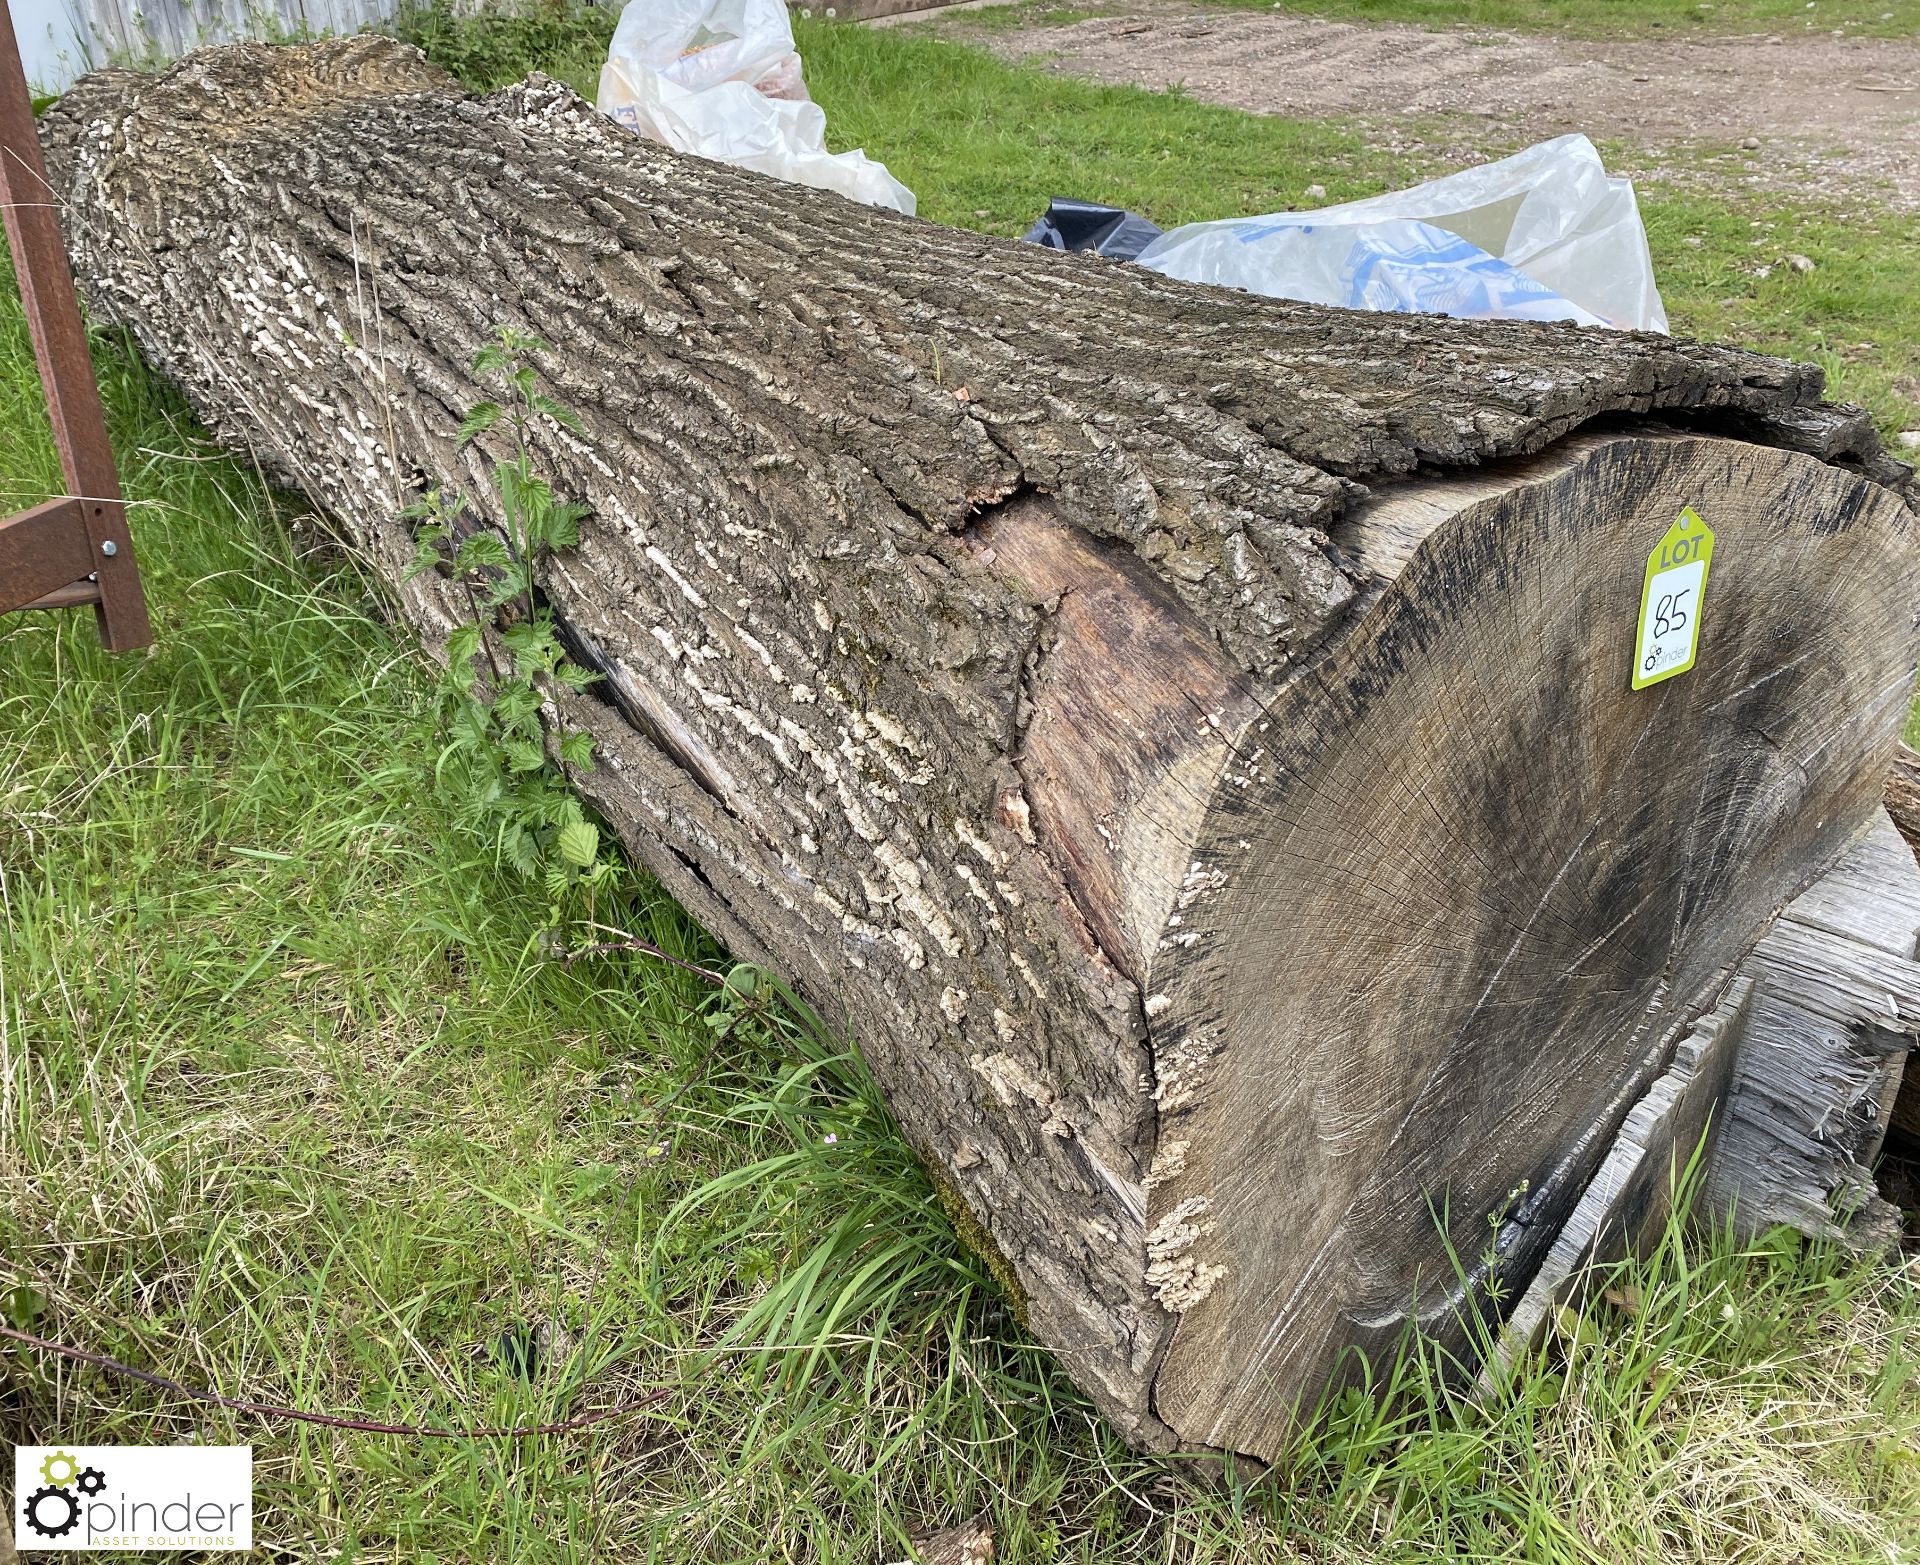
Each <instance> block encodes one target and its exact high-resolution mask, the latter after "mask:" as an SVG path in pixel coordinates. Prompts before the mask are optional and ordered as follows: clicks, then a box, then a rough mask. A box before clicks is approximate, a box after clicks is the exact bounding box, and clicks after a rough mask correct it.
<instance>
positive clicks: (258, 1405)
mask: <svg viewBox="0 0 1920 1565" xmlns="http://www.w3.org/2000/svg"><path fill="white" fill-rule="evenodd" d="M593 927H596V928H600V929H604V930H606V932H607V933H609V934H616V935H619V937H620V938H618V939H617V940H608V941H602V942H600V943H598V944H596V945H593V946H588V947H583V948H582V949H580V950H578V951H563V952H556V953H555V955H556V957H557V958H559V959H560V960H563V961H565V962H568V963H572V962H573V961H574V960H575V959H576V958H578V957H582V956H594V955H601V954H609V953H613V952H617V951H633V952H638V953H640V954H642V955H646V956H651V957H655V958H657V959H658V960H660V961H663V962H668V963H671V964H672V965H673V966H675V967H678V968H682V969H684V970H685V971H687V972H689V973H693V974H695V975H696V976H698V977H700V978H703V979H705V980H707V981H708V982H709V983H712V984H714V985H715V986H717V987H719V988H724V989H728V990H731V991H732V992H733V993H735V994H740V995H742V997H743V998H745V999H747V1001H748V1005H747V1007H746V1008H744V1009H742V1010H740V1011H739V1012H737V1013H736V1014H735V1015H734V1016H733V1018H732V1019H731V1020H730V1021H729V1022H728V1023H727V1025H726V1026H725V1027H724V1028H721V1029H719V1030H718V1031H716V1032H715V1033H714V1034H713V1036H712V1038H711V1039H710V1041H709V1042H708V1043H707V1045H706V1047H705V1048H704V1049H703V1050H702V1051H701V1053H700V1055H699V1057H698V1058H697V1059H696V1060H695V1061H694V1066H693V1069H692V1070H691V1071H690V1072H689V1073H688V1075H687V1077H686V1079H685V1080H683V1081H681V1082H680V1083H679V1084H678V1085H677V1086H676V1087H675V1088H674V1090H673V1091H672V1092H670V1093H668V1094H667V1095H666V1096H665V1097H664V1098H662V1100H661V1101H660V1103H659V1104H658V1105H656V1107H655V1110H654V1114H653V1116H652V1121H651V1123H650V1124H649V1126H648V1129H647V1132H646V1134H647V1138H648V1145H649V1147H652V1146H654V1145H657V1144H658V1142H659V1131H660V1127H661V1125H662V1124H663V1123H664V1121H665V1117H666V1113H667V1111H668V1110H669V1109H670V1108H671V1107H672V1106H673V1105H674V1104H675V1103H676V1102H677V1101H679V1099H680V1097H681V1095H682V1094H683V1093H685V1092H686V1091H687V1090H688V1088H690V1087H691V1086H692V1084H693V1083H694V1081H696V1080H698V1079H700V1077H701V1076H702V1074H703V1073H704V1071H705V1069H706V1066H707V1064H708V1062H709V1061H710V1060H711V1059H712V1058H713V1056H714V1055H715V1054H716V1053H717V1052H718V1051H719V1050H720V1049H721V1047H722V1046H723V1045H725V1044H726V1042H727V1041H728V1040H729V1039H730V1038H731V1037H732V1036H733V1034H734V1031H735V1030H736V1029H737V1028H738V1027H739V1026H740V1024H741V1023H742V1022H744V1021H745V1020H746V1019H747V1018H748V1017H749V1016H750V1015H756V1014H758V1013H759V1012H761V1011H762V1010H763V1009H764V1002H763V1001H761V1000H760V999H759V998H758V997H757V994H755V993H753V992H751V991H747V992H743V986H742V985H740V984H737V983H732V982H729V979H728V975H725V974H722V973H716V972H714V971H713V970H712V969H711V968H707V967H702V966H700V965H699V964H698V963H695V962H689V961H687V960H685V959H684V958H682V957H677V956H675V955H673V954H672V953H671V952H669V951H664V950H662V949H661V948H660V947H659V946H656V945H654V944H652V943H651V942H650V941H646V940H641V939H638V938H636V937H634V936H630V935H627V934H625V933H624V932H623V931H619V930H614V929H611V928H609V927H608V926H606V925H596V926H593ZM627 1194H628V1196H629V1197H631V1195H632V1187H631V1183H629V1188H628V1192H627ZM606 1255H607V1240H606V1239H605V1238H603V1239H602V1240H601V1243H600V1253H599V1255H598V1256H596V1257H595V1261H594V1277H593V1281H592V1282H591V1283H590V1284H589V1285H588V1288H587V1303H588V1305H589V1307H591V1304H592V1301H593V1295H594V1293H595V1291H596V1290H597V1289H598V1287H599V1284H600V1279H601V1276H602V1274H603V1273H604V1271H605V1267H606ZM0 1339H4V1340H6V1341H9V1342H18V1343H20V1344H21V1345H22V1346H24V1347H29V1348H32V1349H34V1350H35V1351H36V1352H41V1353H51V1354H53V1355H55V1356H56V1357H59V1358H64V1359H71V1360H72V1361H73V1362H74V1363H77V1364H88V1365H91V1366H93V1367H94V1368H96V1369H104V1370H106V1371H108V1372H109V1373H111V1374H115V1375H121V1376H124V1377H125V1378H127V1379H129V1380H137V1381H139V1382H140V1383H141V1384H143V1385H148V1386H153V1387H155V1388H156V1389H159V1390H162V1391H171V1392H173V1393H174V1394H176V1395H178V1396H183V1397H185V1398H187V1399H188V1400H189V1401H192V1402H206V1403H210V1404H212V1405H213V1406H215V1407H223V1408H226V1409H227V1410H229V1411H230V1412H235V1413H249V1414H252V1415H254V1416H256V1417H262V1418H280V1419H285V1420H287V1421H289V1422H291V1423H300V1424H317V1425H320V1426H321V1427H323V1428H326V1429H346V1430H352V1431H354V1432H356V1433H360V1434H374V1435H407V1436H411V1437H414V1438H417V1439H423V1440H490V1439H506V1440H519V1439H526V1438H529V1437H531V1436H536V1435H558V1434H569V1433H572V1432H573V1431H575V1430H580V1429H586V1428H589V1427H591V1426H592V1425H594V1424H602V1423H606V1422H607V1421H609V1420H610V1419H615V1418H629V1417H632V1416H634V1415H635V1414H638V1413H643V1412H646V1411H647V1410H648V1409H650V1408H654V1407H657V1406H659V1404H660V1403H662V1402H664V1401H666V1399H667V1398H668V1397H669V1396H671V1395H672V1394H673V1388H671V1387H666V1386H662V1387H659V1388H657V1389H655V1390H653V1391H649V1392H648V1393H647V1394H646V1395H645V1396H643V1397H640V1398H638V1399H636V1400H635V1401H632V1402H626V1403H622V1404H621V1405H620V1406H618V1407H607V1408H596V1409H595V1410H593V1411H592V1412H590V1413H582V1414H579V1415H577V1416H575V1417H573V1418H565V1419H559V1420H555V1421H552V1422H549V1423H542V1424H500V1425H473V1426H468V1427H464V1428H458V1429H453V1428H445V1427H442V1426H439V1425H433V1424H397V1423H387V1422H385V1421H383V1420H380V1419H372V1418H354V1417H351V1416H349V1415H347V1414H341V1413H316V1412H313V1411H312V1410H310V1409H307V1408H298V1407H286V1406H283V1405H282V1404H280V1403H277V1402H261V1401H257V1400H255V1399H253V1398H251V1397H230V1396H227V1395H226V1394H225V1393H224V1392H219V1391H214V1390H212V1389H211V1388H209V1387H206V1386H194V1385H188V1384H187V1383H186V1382H184V1381H180V1380H175V1379H174V1378H173V1377H172V1376H170V1375H161V1374H156V1373H155V1372H154V1371H152V1370H146V1369H139V1368H137V1367H135V1366H134V1365H132V1364H125V1363H122V1362H121V1361H120V1360H119V1359H116V1358H113V1357H111V1356H109V1355H108V1354H105V1353H95V1352H92V1351H90V1350H89V1349H86V1348H76V1347H73V1346H71V1345H70V1344H68V1343H64V1342H56V1341H54V1340H53V1339H52V1338H50V1337H40V1336H36V1335H35V1334H34V1333H32V1332H30V1331H20V1330H18V1329H17V1328H15V1327H12V1326H4V1325H0Z"/></svg>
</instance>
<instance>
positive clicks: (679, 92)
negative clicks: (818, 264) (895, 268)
mask: <svg viewBox="0 0 1920 1565" xmlns="http://www.w3.org/2000/svg"><path fill="white" fill-rule="evenodd" d="M599 106H600V112H601V113H602V114H607V115H611V116H612V117H613V118H614V119H616V120H618V121H619V122H620V123H621V124H622V125H625V126H628V127H629V128H631V129H633V130H635V131H638V132H639V133H640V134H641V135H642V136H646V137H648V138H649V139H651V140H653V141H659V142H664V143H665V144H666V145H667V146H669V147H674V148H677V149H678V150H680V151H681V152H692V153H696V154H697V155H699V156H700V157H703V158H713V159H715V160H716V161H718V162H722V163H732V164H736V165H738V166H739V167H741V168H750V169H757V170H758V171H759V172H760V173H762V174H771V175H773V176H774V177H775V178H776V179H786V180H791V181H793V182H794V183H795V184H799V185H812V186H814V187H815V188H816V189H820V190H837V191H838V192H839V193H840V194H841V195H843V196H848V197H851V198H852V199H853V200H855V201H864V202H866V203H867V204H868V205H869V206H884V207H892V208H894V209H895V210H896V211H900V212H908V213H911V212H912V211H913V209H914V201H913V192H912V191H911V190H909V189H907V187H906V186H905V185H903V184H901V183H900V181H899V180H897V179H895V178H894V177H893V176H892V175H891V174H889V173H888V172H887V169H886V165H885V164H884V163H876V162H874V161H873V159H871V158H869V157H868V156H867V155H866V154H865V153H864V152H841V153H837V154H836V153H832V152H829V151H827V142H826V135H827V116H826V114H825V112H824V111H823V110H822V109H821V108H820V105H819V104H817V103H815V102H814V101H813V100H812V99H811V98H809V97H808V96H807V84H806V81H805V79H804V78H803V77H802V75H801V70H800V56H799V55H798V54H797V53H795V52H794V47H793V26H792V24H791V23H790V22H789V21H788V19H787V8H786V6H785V4H784V3H783V0H628V4H627V6H626V8H625V9H624V10H623V11H621V13H620V24H619V26H618V27H617V28H615V29H614V34H613V46H612V48H611V49H610V50H609V51H608V55H607V63H606V65H605V66H604V67H603V68H602V69H601V72H600V94H599Z"/></svg>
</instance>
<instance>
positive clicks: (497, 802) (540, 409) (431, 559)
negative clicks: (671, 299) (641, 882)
mask: <svg viewBox="0 0 1920 1565" xmlns="http://www.w3.org/2000/svg"><path fill="white" fill-rule="evenodd" d="M547 351H549V348H548V345H547V344H546V343H544V342H542V341H541V340H540V339H539V338H538V337H535V336H533V335H531V334H530V333H527V332H522V331H516V330H514V329H512V328H511V327H502V328H500V329H499V330H498V331H497V332H496V333H495V336H494V340H493V341H492V342H491V343H489V344H488V345H487V346H486V347H484V348H482V349H481V350H480V352H479V353H477V354H476V355H475V356H474V360H473V371H474V374H475V375H476V376H479V377H481V378H482V379H483V380H488V381H492V382H495V383H497V384H498V385H499V386H500V388H501V389H500V397H499V400H498V401H492V402H480V403H476V404H475V405H474V406H473V407H472V408H470V409H469V410H468V412H467V416H466V418H465V419H464V420H463V421H462V423H461V425H460V430H459V439H460V443H461V444H462V445H467V444H469V443H471V442H472V441H475V440H477V439H479V438H480V437H481V436H482V435H485V434H488V433H489V432H490V431H493V430H495V429H500V428H504V429H505V430H506V431H507V432H508V433H509V434H510V435H511V437H512V441H513V454H512V456H511V457H509V458H508V459H507V460H505V461H499V462H495V463H494V465H493V470H492V473H491V475H490V478H491V482H492V487H493V491H494V495H493V497H494V502H495V503H494V506H493V510H494V512H495V513H496V514H497V516H498V517H499V521H500V525H499V527H498V528H497V529H496V528H494V527H490V526H486V525H484V524H482V523H478V522H477V520H476V518H475V517H474V514H473V507H471V506H470V504H469V502H468V498H467V496H466V495H465V494H463V493H461V492H460V491H458V490H452V489H444V488H436V489H431V490H429V491H428V492H427V494H426V495H425V496H424V497H423V498H422V499H420V500H419V501H417V502H416V503H415V504H413V505H411V506H409V507H408V508H407V509H406V511H405V512H404V513H403V514H404V515H406V516H408V517H410V518H412V519H414V520H415V521H416V522H417V523H418V526H417V527H416V528H415V531H414V538H415V541H416V543H417V544H418V546H419V547H418V551H417V552H416V553H415V555H414V558H413V563H412V564H411V565H410V566H409V567H408V570H407V579H408V580H412V579H413V578H414V577H415V576H418V575H419V574H420V573H421V572H423V571H430V570H437V571H441V572H442V573H444V574H445V575H446V576H447V577H448V578H449V579H450V580H451V581H453V582H454V583H455V585H456V586H457V587H458V588H459V590H460V591H461V592H462V593H463V594H464V595H465V598H466V602H467V607H468V609H469V610H470V612H471V617H470V618H469V619H467V620H465V621H463V622H461V623H460V624H459V625H457V626H455V627H454V629H453V632H452V634H451V635H449V636H448V638H447V671H446V674H445V676H444V677H443V679H442V681H441V696H442V700H443V702H444V710H445V722H446V735H447V742H446V745H445V748H444V749H443V750H442V751H441V753H440V759H439V761H438V762H437V764H436V770H437V772H438V773H439V774H440V775H441V776H442V777H443V778H445V777H448V776H451V777H453V778H456V779H457V780H458V782H459V784H460V789H461V793H460V797H461V811H462V815H463V817H464V819H465V820H466V821H467V823H468V824H470V825H472V826H473V827H475V828H476V829H477V830H479V831H481V832H483V833H484V834H485V835H487V836H488V837H490V838H491V839H492V841H493V843H494V847H495V850H496V852H497V853H498V855H499V857H500V859H501V860H502V861H504V862H505V863H507V864H510V865H512V866H513V868H514V869H516V870H518V871H519V872H520V873H522V874H523V875H527V876H529V877H533V878H538V879H539V880H540V881H541V882H542V884H543V885H544V886H545V888H546V891H547V894H548V896H549V897H550V898H551V899H552V902H553V906H554V909H555V911H556V913H557V912H558V910H559V908H560V906H561V904H562V902H563V901H565V900H566V899H568V898H569V897H570V896H571V895H572V894H573V893H576V892H581V891H584V892H585V893H587V894H588V896H589V897H591V895H592V893H593V892H594V891H595V890H597V889H598V888H599V887H600V886H602V885H603V884H605V883H606V882H607V881H608V880H609V879H611V878H612V877H613V875H614V874H615V873H616V872H617V866H616V864H615V862H614V860H613V859H611V858H610V857H607V856H604V855H602V853H601V851H600V832H599V828H597V827H596V826H595V825H594V823H593V822H592V821H590V820H588V819H587V817H586V813H585V811H584V810H582V808H581V806H580V801H579V799H578V798H576V797H575V795H574V793H573V791H572V789H570V788H569V787H568V786H567V782H566V778H565V777H564V776H563V775H562V774H561V773H560V772H559V770H558V769H556V768H555V767H552V766H550V765H549V764H548V760H547V749H546V737H545V735H544V734H543V732H542V730H541V723H540V709H541V706H542V705H543V703H544V701H545V694H544V692H545V691H546V690H547V689H549V688H551V687H552V686H553V685H554V684H560V685H564V686H566V687H567V688H569V689H572V690H584V689H586V688H587V686H589V685H591V684H592V683H593V682H594V681H595V680H597V679H598V678H599V677H600V676H599V675H597V674H595V673H593V672H591V671H590V670H588V669H585V668H582V667H581V666H580V665H579V664H577V663H575V662H573V661H572V660H571V659H570V658H569V657H568V656H567V654H566V650H565V649H564V648H563V647H562V646H561V644H560V639H559V637H558V635H557V634H556V632H555V630H554V619H553V611H552V610H551V609H549V608H548V607H547V606H546V604H545V603H544V602H542V600H541V598H540V594H539V590H538V587H537V578H538V576H539V572H540V568H541V566H542V565H543V564H544V563H545V562H546V560H548V559H549V558H550V557H551V556H552V555H553V554H554V552H555V551H556V550H560V549H570V548H572V547H573V546H574V545H575V544H577V543H578V542H579V541H580V519H581V518H582V517H583V516H585V515H586V513H587V507H585V506H583V505H578V504H575V503H572V502H569V501H564V500H561V499H560V498H559V497H558V496H557V495H555V494H554V492H553V486H552V485H551V484H549V483H548V482H547V480H546V479H544V478H542V477H541V476H540V475H539V474H538V473H536V472H535V471H534V467H533V458H532V452H531V448H530V445H529V436H530V434H531V432H532V431H533V429H534V428H535V427H536V426H537V425H538V424H539V423H540V422H541V421H542V420H551V421H552V422H553V423H555V424H559V425H560V426H562V427H563V428H566V429H570V430H574V431H578V430H579V428H580V420H579V419H578V418H577V417H576V416H575V415H574V414H573V412H572V411H571V410H570V409H567V408H564V407H562V406H561V405H560V404H559V403H557V402H555V401H554V400H553V398H551V397H549V396H547V395H546V394H545V393H544V392H542V391H541V390H540V389H539V380H540V376H539V371H538V370H537V369H536V368H535V367H534V364H533V355H535V354H537V353H544V352H547ZM488 631H492V633H493V634H492V635H491V636H489V635H488V634H487V632H488ZM557 738H558V749H559V753H560V755H561V757H562V759H564V760H565V761H567V762H568V763H570V764H571V765H574V766H577V767H588V766H591V765H592V764H593V737H592V735H590V734H588V733H586V732H584V731H583V730H581V729H566V730H563V731H561V732H560V733H559V734H558V736H557Z"/></svg>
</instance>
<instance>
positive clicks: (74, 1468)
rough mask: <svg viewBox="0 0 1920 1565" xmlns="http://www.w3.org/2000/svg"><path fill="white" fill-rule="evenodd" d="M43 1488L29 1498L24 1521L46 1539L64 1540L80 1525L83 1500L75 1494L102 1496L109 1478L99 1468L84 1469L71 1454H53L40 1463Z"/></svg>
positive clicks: (25, 1507)
mask: <svg viewBox="0 0 1920 1565" xmlns="http://www.w3.org/2000/svg"><path fill="white" fill-rule="evenodd" d="M40 1477H41V1480H42V1481H41V1486H40V1487H39V1488H38V1489H36V1490H34V1491H33V1493H32V1494H30V1495H28V1496H27V1499H26V1503H25V1504H24V1505H23V1506H22V1507H21V1509H20V1518H21V1520H22V1521H24V1522H25V1523H26V1524H27V1525H28V1526H29V1527H31V1528H32V1529H33V1530H34V1531H35V1532H37V1533H38V1534H39V1535H40V1536H41V1537H43V1538H64V1537H65V1536H66V1535H67V1534H68V1533H70V1532H72V1531H73V1529H74V1528H75V1527H77V1526H79V1525H80V1499H79V1495H76V1494H75V1493H74V1490H75V1489H78V1490H79V1491H80V1494H88V1495H92V1494H98V1493H99V1492H100V1491H101V1490H102V1489H104V1488H106V1486H107V1475H106V1474H105V1473H103V1472H101V1471H100V1469H99V1468H97V1467H86V1468H83V1467H81V1465H80V1462H79V1459H78V1458H77V1457H75V1456H74V1455H73V1454H72V1453H71V1452H69V1451H49V1452H48V1453H47V1454H46V1456H45V1457H44V1458H43V1459H42V1461H41V1463H40Z"/></svg>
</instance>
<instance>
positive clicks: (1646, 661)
mask: <svg viewBox="0 0 1920 1565" xmlns="http://www.w3.org/2000/svg"><path fill="white" fill-rule="evenodd" d="M1712 560H1713V529H1712V528H1710V527H1709V526H1707V524H1706V523H1705V522H1703V521H1701V520H1700V518H1699V516H1698V515H1696V514H1695V512H1694V509H1693V507H1692V506H1688V507H1687V508H1686V509H1685V510H1684V511H1682V512H1681V513H1680V514H1679V516H1677V517H1675V518H1674V523H1673V525H1672V526H1671V527H1669V528H1668V529H1667V533H1666V536H1665V537H1664V538H1662V539H1661V540H1660V541H1659V543H1657V544H1655V545H1654V548H1653V553H1652V554H1650V555H1648V556H1647V572H1646V576H1645V578H1644V579H1643V581H1642V584H1641V588H1640V633H1639V635H1637V636H1636V637H1635V638H1634V652H1633V688H1634V689H1635V690H1644V689H1646V688H1647V686H1648V685H1657V684H1659V683H1660V681H1661V680H1663V679H1671V678H1673V676H1674V675H1675V674H1684V673H1686V671H1687V670H1688V669H1690V668H1692V667H1693V660H1694V657H1695V656H1696V654H1698V652H1699V651H1700V611H1701V608H1702V607H1703V605H1704V603H1705V599H1706V595H1707V566H1708V565H1709V564H1711V563H1712Z"/></svg>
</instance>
